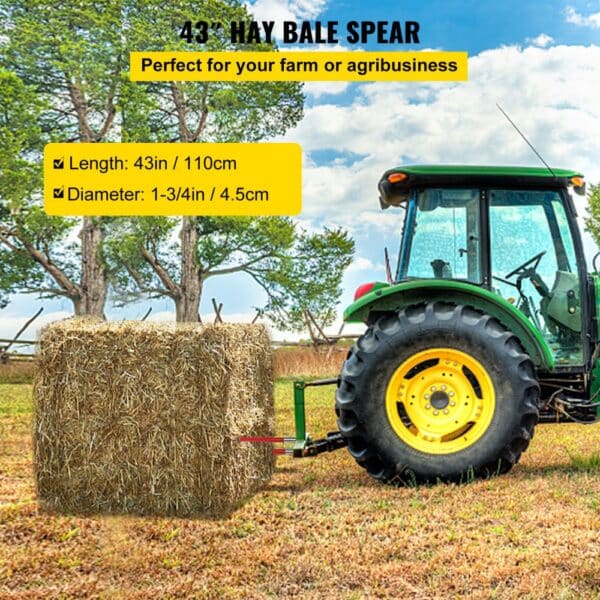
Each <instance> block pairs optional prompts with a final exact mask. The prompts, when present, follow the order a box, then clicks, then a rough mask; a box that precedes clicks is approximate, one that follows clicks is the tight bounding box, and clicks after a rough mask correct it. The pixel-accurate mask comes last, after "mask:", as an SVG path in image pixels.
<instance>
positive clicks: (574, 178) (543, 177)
mask: <svg viewBox="0 0 600 600" xmlns="http://www.w3.org/2000/svg"><path fill="white" fill-rule="evenodd" d="M444 185H449V186H453V185H456V186H458V185H465V186H472V185H477V186H499V187H504V186H506V187H521V186H522V187H528V188H551V189H557V188H565V187H568V186H570V185H573V186H574V188H575V191H577V192H578V193H581V192H582V191H584V190H585V186H584V182H583V175H582V174H581V173H580V172H579V171H573V170H570V169H554V168H553V169H552V172H550V170H549V169H547V168H546V167H509V166H476V165H408V166H400V167H394V168H393V169H388V170H387V171H386V172H385V173H384V174H383V176H382V178H381V180H380V182H379V192H380V195H381V198H380V200H381V206H382V208H387V207H388V206H398V205H399V204H401V203H402V202H406V200H407V199H408V195H409V192H410V190H411V189H412V188H415V187H423V186H444Z"/></svg>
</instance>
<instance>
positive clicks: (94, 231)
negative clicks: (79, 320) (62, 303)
mask: <svg viewBox="0 0 600 600" xmlns="http://www.w3.org/2000/svg"><path fill="white" fill-rule="evenodd" d="M79 236H80V238H81V260H82V269H81V285H80V288H81V298H80V299H79V300H78V301H75V302H74V306H75V314H76V315H87V316H92V317H97V318H99V319H106V316H105V315H104V305H105V304H106V295H107V291H108V281H107V279H108V278H107V273H106V267H105V266H104V264H103V261H102V257H101V252H100V250H101V246H102V237H103V234H102V228H101V227H100V225H99V223H98V222H97V221H96V220H94V219H92V218H90V217H84V219H83V227H82V228H81V232H80V234H79Z"/></svg>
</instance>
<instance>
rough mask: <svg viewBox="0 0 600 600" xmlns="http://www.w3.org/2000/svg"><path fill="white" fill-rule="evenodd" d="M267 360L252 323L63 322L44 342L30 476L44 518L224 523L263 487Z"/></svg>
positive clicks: (269, 413) (269, 412)
mask: <svg viewBox="0 0 600 600" xmlns="http://www.w3.org/2000/svg"><path fill="white" fill-rule="evenodd" d="M271 363H272V354H271V348H270V342H269V338H268V335H267V332H266V330H265V329H264V327H262V326H259V325H224V324H220V325H210V326H175V325H173V326H170V325H157V324H151V323H140V322H123V323H104V322H94V321H89V320H69V321H63V322H61V323H57V324H52V325H50V326H48V327H46V328H45V329H44V330H43V332H42V335H41V338H40V345H39V362H38V369H37V376H36V381H35V385H34V398H35V409H34V410H35V412H34V467H35V478H36V484H37V492H38V497H39V500H40V503H41V505H42V506H43V507H44V508H45V509H49V510H58V511H61V512H83V513H90V512H109V513H139V514H159V515H193V514H223V513H226V512H228V511H230V510H232V509H233V508H235V507H236V506H237V505H238V504H239V503H240V501H241V500H242V499H243V498H244V497H245V496H247V495H249V494H251V493H252V492H254V491H256V490H257V489H258V488H259V487H261V486H262V485H263V484H264V482H265V481H267V480H268V479H269V478H270V476H271V474H272V471H273V465H274V461H273V457H272V455H271V452H270V448H269V447H268V446H267V445H264V444H261V445H259V444H240V442H239V441H238V436H239V435H243V434H249V433H251V434H253V435H272V433H271V430H272V421H273V398H272V389H273V381H272V364H271Z"/></svg>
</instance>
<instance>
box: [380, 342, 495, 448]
mask: <svg viewBox="0 0 600 600" xmlns="http://www.w3.org/2000/svg"><path fill="white" fill-rule="evenodd" d="M495 404H496V399H495V391H494V386H493V383H492V379H491V377H490V375H489V373H488V372H487V370H486V369H485V368H484V367H483V365H482V364H481V363H480V362H479V361H478V360H476V359H475V358H474V357H473V356H471V355H470V354H467V353H465V352H462V351H460V350H456V349H454V348H431V349H429V350H424V351H422V352H418V353H416V354H414V355H412V356H411V357H409V358H408V359H406V360H405V361H404V362H403V363H402V364H401V365H400V366H399V367H398V368H397V369H396V371H395V372H394V374H393V375H392V377H391V379H390V381H389V383H388V387H387V391H386V411H387V416H388V420H389V422H390V425H391V426H392V428H393V430H394V432H395V433H396V434H397V435H398V437H399V438H400V439H401V440H402V441H404V442H405V443H407V444H408V445H409V446H411V447H413V448H415V449H417V450H420V451H421V452H425V453H429V454H449V453H452V452H458V451H460V450H463V449H465V448H467V447H468V446H470V445H471V444H473V443H475V442H476V441H477V440H478V439H479V438H480V437H481V436H482V435H483V434H484V433H485V431H486V430H487V428H488V427H489V425H490V423H491V421H492V417H493V415H494V411H495Z"/></svg>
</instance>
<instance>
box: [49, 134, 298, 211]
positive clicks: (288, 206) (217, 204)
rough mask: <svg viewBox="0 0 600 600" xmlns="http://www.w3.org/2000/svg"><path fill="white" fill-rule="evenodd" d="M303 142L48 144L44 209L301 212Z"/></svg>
mask: <svg viewBox="0 0 600 600" xmlns="http://www.w3.org/2000/svg"><path fill="white" fill-rule="evenodd" d="M301 187H302V151H301V148H300V146H299V145H298V144H288V143H257V144H246V143H244V144H211V143H205V144H198V143H197V144H183V143H182V144H166V143H165V144H159V143H144V144H135V143H122V144H116V143H115V144H110V143H107V144H83V143H82V144H68V143H57V144H48V145H47V146H46V147H45V149H44V208H45V210H46V212H47V213H48V214H49V215H61V216H159V215H164V216H193V215H213V216H216V215H221V216H262V215H296V214H298V213H299V212H300V210H301V204H302V200H301V198H302V190H301Z"/></svg>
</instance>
